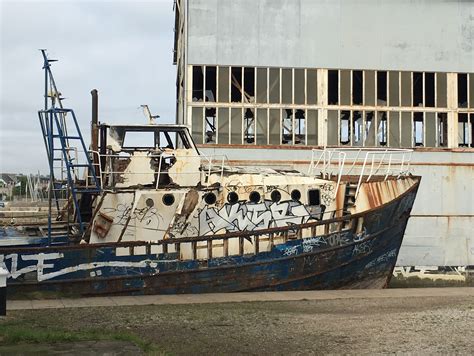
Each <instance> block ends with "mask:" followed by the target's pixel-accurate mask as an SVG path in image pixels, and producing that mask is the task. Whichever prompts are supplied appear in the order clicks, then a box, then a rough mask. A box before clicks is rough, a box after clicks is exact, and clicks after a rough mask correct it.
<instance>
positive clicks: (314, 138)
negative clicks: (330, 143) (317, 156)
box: [307, 110, 318, 146]
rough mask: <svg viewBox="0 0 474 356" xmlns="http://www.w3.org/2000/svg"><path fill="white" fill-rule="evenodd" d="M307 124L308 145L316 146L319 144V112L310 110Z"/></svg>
mask: <svg viewBox="0 0 474 356" xmlns="http://www.w3.org/2000/svg"><path fill="white" fill-rule="evenodd" d="M307 122H308V133H307V144H308V145H313V146H316V145H317V144H318V110H308V114H307Z"/></svg>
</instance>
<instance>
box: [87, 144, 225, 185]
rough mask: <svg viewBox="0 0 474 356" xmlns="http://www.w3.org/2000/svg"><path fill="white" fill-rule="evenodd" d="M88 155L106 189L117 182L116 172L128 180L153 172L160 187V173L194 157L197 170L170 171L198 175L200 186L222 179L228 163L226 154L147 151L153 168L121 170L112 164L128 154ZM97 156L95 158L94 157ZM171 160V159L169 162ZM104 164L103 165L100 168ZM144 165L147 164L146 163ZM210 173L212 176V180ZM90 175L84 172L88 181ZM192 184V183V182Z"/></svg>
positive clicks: (90, 153)
mask: <svg viewBox="0 0 474 356" xmlns="http://www.w3.org/2000/svg"><path fill="white" fill-rule="evenodd" d="M89 155H90V157H91V162H92V165H93V167H94V168H95V169H96V175H97V177H98V178H99V182H100V185H101V188H102V189H107V188H110V187H112V186H114V184H115V183H116V181H117V178H116V176H117V175H119V176H120V177H121V179H123V180H127V178H131V176H139V175H150V174H153V175H155V177H154V179H155V180H156V182H155V188H156V189H158V188H161V187H162V186H163V185H165V184H163V183H162V179H161V178H162V177H163V175H168V174H170V168H171V166H172V165H173V164H175V163H176V162H177V161H179V159H183V160H184V159H186V160H188V161H189V162H191V161H192V160H193V159H198V160H199V166H198V167H196V169H193V168H189V167H186V164H185V165H184V168H182V169H177V170H176V171H173V172H172V174H173V175H174V176H186V175H199V180H200V182H201V184H202V185H204V186H210V185H211V184H213V183H216V182H219V183H220V182H221V181H222V177H223V175H224V167H225V166H226V164H228V158H227V156H226V155H209V156H207V155H197V154H196V155H186V154H183V155H180V154H176V153H173V152H170V153H166V154H163V153H161V154H151V153H150V154H147V155H146V156H144V157H145V158H146V159H147V160H149V161H150V162H153V165H154V169H153V168H152V169H153V170H149V169H146V170H145V169H144V170H140V169H133V170H130V171H128V170H120V169H117V167H115V165H114V163H115V162H118V161H119V160H126V159H130V158H131V156H130V155H123V154H99V152H95V151H90V152H89ZM95 158H96V159H95ZM172 161H174V162H172ZM103 167H104V168H103ZM147 167H150V165H148V166H147ZM211 176H212V177H213V178H214V179H211ZM92 177H93V175H92V174H91V172H89V173H87V179H86V181H87V182H90V181H91V180H92ZM194 184H195V183H194ZM194 184H193V185H194Z"/></svg>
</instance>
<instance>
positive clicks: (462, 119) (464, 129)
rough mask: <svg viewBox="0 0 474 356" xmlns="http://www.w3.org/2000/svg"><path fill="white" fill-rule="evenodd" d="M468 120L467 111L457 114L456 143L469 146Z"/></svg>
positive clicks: (460, 145)
mask: <svg viewBox="0 0 474 356" xmlns="http://www.w3.org/2000/svg"><path fill="white" fill-rule="evenodd" d="M469 131H470V130H469V122H468V115H467V113H459V114H458V145H459V147H469Z"/></svg>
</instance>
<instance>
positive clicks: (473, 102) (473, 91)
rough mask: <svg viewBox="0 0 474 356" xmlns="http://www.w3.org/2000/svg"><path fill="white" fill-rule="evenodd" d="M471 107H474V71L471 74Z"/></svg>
mask: <svg viewBox="0 0 474 356" xmlns="http://www.w3.org/2000/svg"><path fill="white" fill-rule="evenodd" d="M469 107H470V108H471V109H474V73H470V74H469Z"/></svg>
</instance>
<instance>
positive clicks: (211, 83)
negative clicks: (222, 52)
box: [205, 67, 217, 102]
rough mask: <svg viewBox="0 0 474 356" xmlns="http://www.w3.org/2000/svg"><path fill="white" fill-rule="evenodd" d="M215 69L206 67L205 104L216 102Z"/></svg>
mask: <svg viewBox="0 0 474 356" xmlns="http://www.w3.org/2000/svg"><path fill="white" fill-rule="evenodd" d="M216 73H217V72H216V67H206V81H205V83H206V91H205V96H206V97H205V99H206V102H215V101H216V85H217V83H216V79H217V78H216Z"/></svg>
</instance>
